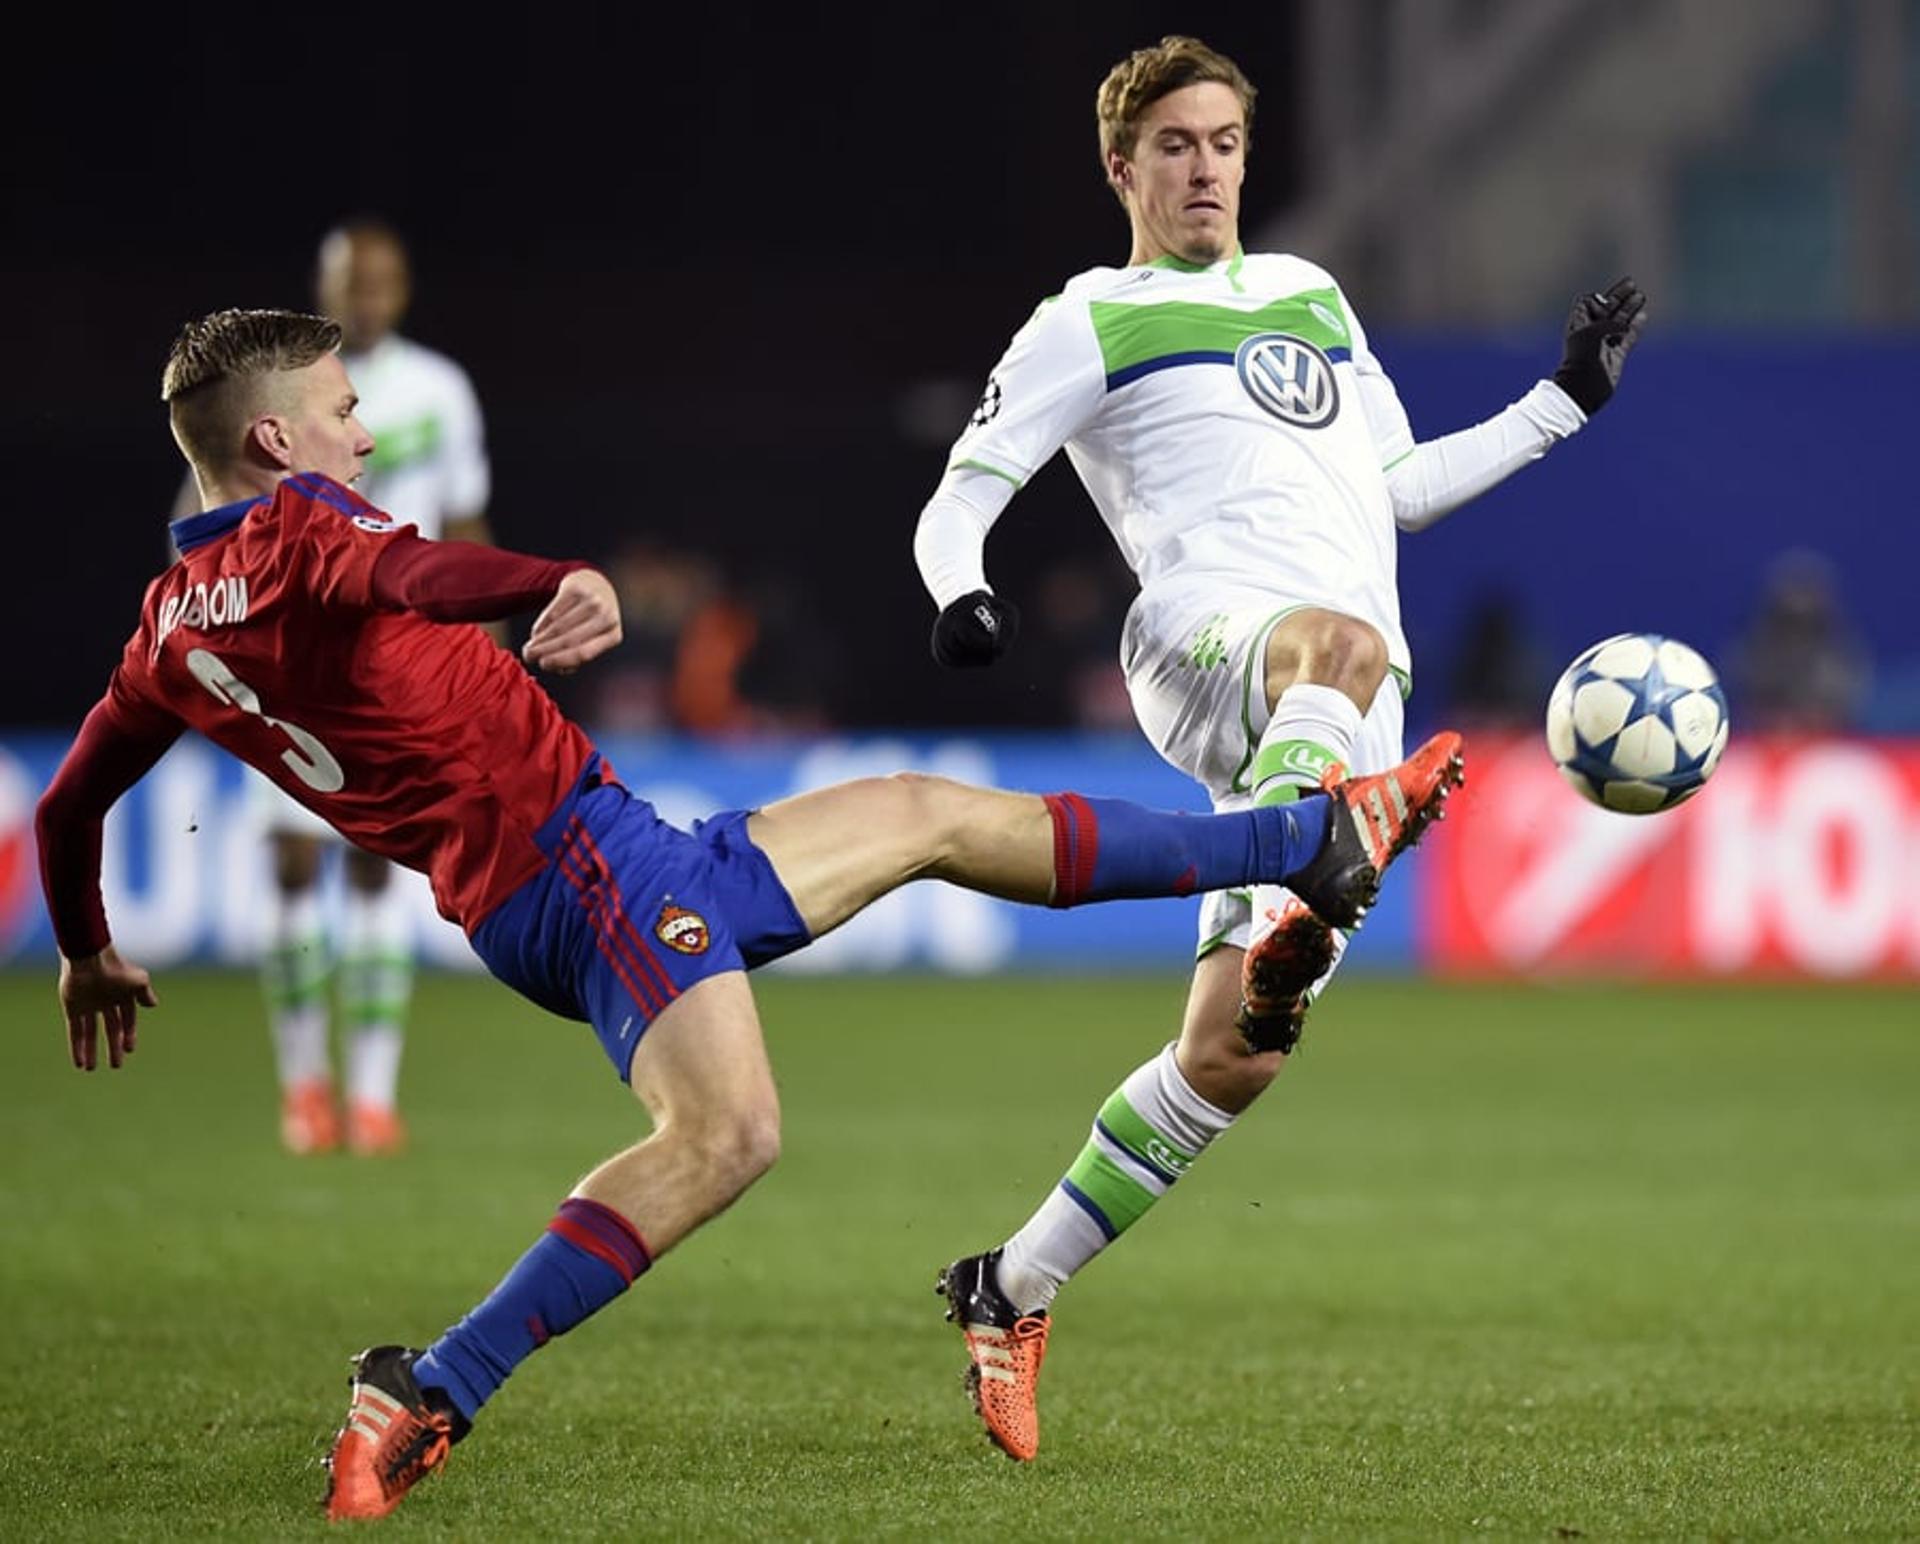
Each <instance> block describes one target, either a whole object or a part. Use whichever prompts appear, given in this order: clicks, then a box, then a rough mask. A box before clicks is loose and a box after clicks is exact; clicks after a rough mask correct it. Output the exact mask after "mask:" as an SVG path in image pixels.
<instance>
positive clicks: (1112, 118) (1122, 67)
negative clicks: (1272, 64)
mask: <svg viewBox="0 0 1920 1544" xmlns="http://www.w3.org/2000/svg"><path fill="white" fill-rule="evenodd" d="M1210 80H1211V81H1218V82H1219V83H1220V84H1221V85H1223V86H1231V87H1232V88H1233V94H1234V95H1235V96H1237V97H1239V98H1240V111H1241V112H1242V113H1243V114H1244V115H1245V117H1246V126H1247V132H1248V134H1249V136H1251V134H1252V132H1253V99H1254V97H1255V96H1256V95H1257V93H1256V92H1255V91H1254V89H1253V82H1252V81H1250V80H1248V79H1247V77H1246V73H1245V71H1243V70H1242V69H1241V68H1240V66H1239V65H1237V64H1235V63H1234V62H1233V61H1232V60H1231V59H1229V58H1228V57H1227V56H1226V55H1225V54H1222V53H1216V52H1215V51H1214V50H1213V49H1211V48H1209V47H1207V45H1206V44H1205V43H1202V42H1201V41H1200V40H1199V39H1198V38H1190V37H1182V36H1180V35H1178V34H1175V35H1173V36H1170V37H1164V38H1162V39H1161V40H1160V41H1159V42H1158V43H1156V44H1154V45H1153V47H1151V48H1136V49H1135V50H1134V51H1133V52H1132V53H1131V54H1129V55H1127V57H1126V58H1124V59H1122V60H1121V61H1120V62H1119V63H1118V64H1116V65H1115V66H1114V67H1113V68H1112V69H1111V70H1109V71H1107V78H1106V79H1105V80H1103V81H1101V82H1100V94H1099V95H1098V96H1097V97H1096V98H1095V99H1094V115H1095V116H1096V117H1097V118H1098V119H1099V122H1100V164H1101V166H1102V167H1105V166H1106V164H1107V158H1108V157H1109V156H1110V155H1112V154H1113V153H1114V152H1115V151H1116V150H1117V151H1119V152H1120V154H1121V155H1123V156H1127V157H1129V158H1131V156H1132V155H1133V146H1134V141H1135V140H1136V139H1137V138H1138V137H1139V133H1140V120H1141V118H1142V117H1143V116H1144V115H1145V114H1146V111H1147V109H1148V108H1149V107H1151V106H1152V105H1153V104H1154V103H1155V102H1157V101H1159V100H1160V98H1162V97H1163V96H1166V95H1167V94H1168V93H1169V92H1174V91H1178V90H1180V89H1181V88H1182V87H1183V86H1197V85H1199V84H1201V83H1202V82H1203V81H1210Z"/></svg>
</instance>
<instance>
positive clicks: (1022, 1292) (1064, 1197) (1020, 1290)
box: [997, 1045, 1234, 1313]
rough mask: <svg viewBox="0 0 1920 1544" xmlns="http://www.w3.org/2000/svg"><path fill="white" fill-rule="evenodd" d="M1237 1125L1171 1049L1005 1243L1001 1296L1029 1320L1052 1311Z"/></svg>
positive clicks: (1107, 1109) (1106, 1117)
mask: <svg viewBox="0 0 1920 1544" xmlns="http://www.w3.org/2000/svg"><path fill="white" fill-rule="evenodd" d="M1233 1121H1234V1117H1233V1116H1231V1115H1229V1114H1228V1113H1227V1112H1226V1111H1225V1110H1221V1109H1217V1108H1215V1107H1214V1106H1213V1105H1211V1104H1209V1103H1207V1101H1206V1100H1204V1099H1202V1098H1201V1097H1200V1096H1199V1095H1198V1094H1196V1093H1195V1092H1194V1091H1193V1085H1192V1084H1191V1083H1189V1082H1188V1081H1187V1080H1186V1076H1185V1075H1184V1074H1183V1073H1182V1072H1181V1071H1180V1067H1179V1064H1178V1063H1177V1062H1176V1061H1175V1060H1174V1054H1173V1047H1172V1046H1171V1045H1169V1046H1168V1047H1167V1048H1166V1049H1165V1050H1164V1051H1162V1052H1161V1053H1160V1054H1159V1055H1158V1056H1156V1057H1154V1059H1153V1060H1152V1061H1150V1062H1148V1063H1146V1064H1145V1065H1144V1066H1141V1067H1136V1068H1135V1069H1134V1070H1133V1073H1132V1074H1131V1075H1130V1076H1129V1077H1128V1078H1127V1080H1126V1082H1124V1083H1122V1084H1121V1085H1120V1086H1119V1088H1117V1089H1116V1090H1114V1092H1113V1094H1112V1095H1111V1097H1109V1098H1108V1100H1107V1102H1106V1103H1105V1104H1103V1105H1102V1106H1101V1107H1100V1114H1099V1115H1098V1116H1097V1117H1096V1118H1095V1120H1094V1123H1093V1136H1092V1138H1091V1139H1090V1140H1089V1141H1088V1142H1087V1145H1086V1146H1085V1147H1084V1148H1082V1149H1081V1151H1080V1156H1079V1157H1078V1158H1076V1159H1074V1161H1073V1167H1072V1168H1070V1169H1068V1170H1067V1172H1066V1174H1065V1176H1064V1177H1063V1178H1062V1179H1061V1181H1060V1183H1059V1184H1058V1185H1056V1186H1055V1187H1054V1188H1053V1190H1052V1191H1051V1192H1050V1193H1049V1194H1048V1196H1047V1199H1046V1200H1045V1201H1043V1202H1042V1203H1041V1204H1040V1209H1039V1210H1038V1211H1037V1212H1035V1213H1034V1214H1033V1216H1032V1217H1030V1218H1029V1219H1028V1220H1027V1223H1026V1226H1025V1227H1023V1228H1021V1230H1020V1231H1019V1232H1018V1233H1016V1234H1014V1235H1013V1237H1012V1238H1010V1239H1008V1240H1007V1242H1006V1244H1005V1246H1004V1248H1003V1249H1002V1252H1001V1255H1000V1264H999V1267H998V1272H997V1274H998V1276H999V1279H1000V1290H1001V1291H1002V1292H1004V1293H1006V1295H1007V1297H1008V1299H1009V1300H1010V1301H1011V1302H1012V1303H1013V1306H1014V1307H1015V1308H1016V1309H1017V1310H1019V1311H1020V1312H1021V1313H1037V1312H1038V1311H1039V1310H1041V1309H1043V1308H1045V1307H1046V1306H1047V1305H1048V1304H1049V1303H1051V1302H1052V1301H1053V1295H1054V1293H1056V1292H1058V1291H1059V1290H1060V1287H1061V1284H1062V1283H1063V1282H1065V1281H1066V1279H1067V1278H1068V1277H1069V1276H1071V1275H1073V1274H1074V1272H1076V1271H1078V1270H1079V1269H1080V1268H1081V1267H1082V1266H1083V1265H1085V1264H1086V1263H1087V1262H1088V1261H1089V1260H1091V1259H1092V1258H1093V1257H1094V1256H1095V1255H1097V1254H1098V1253H1100V1251H1101V1250H1103V1249H1105V1248H1106V1247H1107V1245H1109V1244H1110V1243H1112V1242H1113V1241H1114V1240H1115V1239H1116V1238H1118V1237H1119V1236H1120V1235H1121V1234H1122V1233H1124V1232H1126V1230H1127V1229H1128V1228H1130V1227H1132V1226H1133V1224H1134V1223H1136V1222H1138V1221H1139V1220H1140V1218H1141V1217H1142V1216H1143V1215H1144V1214H1145V1213H1146V1210H1147V1208H1148V1207H1150V1206H1152V1205H1153V1203H1154V1202H1155V1201H1157V1200H1159V1199H1160V1197H1162V1196H1163V1195H1165V1194H1166V1193H1167V1188H1168V1187H1169V1186H1170V1185H1172V1184H1173V1182H1174V1181H1175V1180H1177V1179H1178V1178H1179V1177H1180V1176H1181V1175H1182V1174H1184V1173H1186V1172H1187V1169H1188V1168H1189V1167H1190V1166H1191V1165H1192V1163H1193V1161H1194V1159H1196V1158H1198V1157H1199V1156H1200V1154H1201V1153H1202V1152H1204V1151H1205V1150H1206V1147H1207V1144H1208V1143H1210V1142H1211V1141H1212V1140H1213V1139H1214V1138H1215V1137H1217V1136H1219V1135H1220V1133H1221V1132H1223V1131H1225V1130H1226V1129H1227V1127H1229V1126H1231V1125H1232V1124H1233Z"/></svg>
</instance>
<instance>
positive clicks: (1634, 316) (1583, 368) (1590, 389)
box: [1553, 278, 1647, 418]
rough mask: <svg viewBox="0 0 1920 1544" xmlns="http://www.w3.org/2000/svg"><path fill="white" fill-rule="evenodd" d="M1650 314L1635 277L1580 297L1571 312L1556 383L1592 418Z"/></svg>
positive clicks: (1604, 402) (1610, 390)
mask: <svg viewBox="0 0 1920 1544" xmlns="http://www.w3.org/2000/svg"><path fill="white" fill-rule="evenodd" d="M1646 320H1647V297H1646V295H1645V294H1643V293H1642V292H1641V289H1640V286H1639V285H1637V284H1635V283H1634V282H1633V280H1632V279H1630V278H1628V279H1616V280H1615V281H1614V283H1613V284H1612V285H1611V286H1610V287H1609V288H1607V289H1605V290H1602V291H1599V292H1596V293H1591V294H1585V295H1581V296H1579V297H1577V298H1576V299H1575V300H1574V302H1573V309H1572V310H1571V311H1569V312H1568V313H1567V336H1566V343H1565V349H1564V352H1563V353H1562V355H1561V358H1560V368H1559V369H1558V370H1555V371H1554V372H1553V379H1554V383H1555V384H1556V385H1557V386H1559V388H1560V389H1561V390H1562V391H1564V392H1565V393H1566V394H1567V395H1568V396H1569V397H1571V398H1573V400H1574V401H1575V402H1577V403H1579V404H1580V411H1581V412H1583V413H1585V414H1586V415H1587V416H1588V417H1589V418H1591V417H1592V416H1593V415H1594V414H1595V413H1597V412H1599V411H1600V409H1601V408H1603V407H1605V406H1606V405H1607V399H1608V398H1609V397H1611V396H1612V395H1613V389H1614V387H1616V386H1618V385H1619V384H1620V371H1621V369H1622V368H1623V367H1624V366H1625V364H1626V362H1627V353H1628V351H1629V350H1630V349H1631V348H1632V347H1633V345H1634V340H1635V339H1637V338H1638V337H1639V336H1640V329H1641V327H1642V326H1643V325H1644V324H1645V323H1646Z"/></svg>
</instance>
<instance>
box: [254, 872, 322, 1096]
mask: <svg viewBox="0 0 1920 1544" xmlns="http://www.w3.org/2000/svg"><path fill="white" fill-rule="evenodd" d="M267 907H268V913H267V946H266V950H265V952H264V953H263V954H262V955H261V958H260V984H261V988H262V990H263V991H264V992H265V993H266V998H267V1018H268V1022H269V1023H270V1024H271V1025H272V1027H273V1053H274V1062H275V1064H276V1066H277V1067H278V1069H279V1073H280V1086H281V1087H282V1088H295V1087H297V1086H299V1085H300V1084H302V1083H314V1082H321V1081H331V1080H332V1078H333V1064H332V1058H331V1057H330V1056H329V1055H328V1054H327V973H328V963H327V941H326V935H325V933H324V932H323V930H322V928H321V926H320V900H319V897H318V895H316V894H315V893H314V892H313V891H311V890H304V891H301V892H299V893H297V894H293V895H288V894H286V893H284V892H283V891H281V890H280V889H278V888H277V887H275V888H273V889H272V890H270V892H269V900H268V902H267Z"/></svg>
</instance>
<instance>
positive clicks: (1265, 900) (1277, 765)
mask: <svg viewBox="0 0 1920 1544" xmlns="http://www.w3.org/2000/svg"><path fill="white" fill-rule="evenodd" d="M1360 719H1361V713H1360V709H1359V708H1357V707H1356V706H1354V702H1353V699H1352V698H1351V697H1349V696H1348V695H1347V694H1346V693H1345V692H1343V691H1341V690H1340V689H1339V688H1338V687H1333V686H1315V685H1312V684H1310V683H1306V682H1300V683H1297V684H1295V685H1293V686H1289V687H1288V688H1287V689H1286V690H1285V691H1283V692H1282V693H1281V694H1280V700H1279V701H1278V702H1276V703H1274V705H1273V717H1272V718H1271V719H1270V720H1268V722H1267V727H1266V731H1265V732H1264V733H1263V734H1262V735H1261V736H1260V745H1259V748H1258V749H1257V750H1256V751H1255V752H1254V753H1253V767H1252V769H1251V772H1250V773H1249V776H1248V784H1249V786H1250V787H1251V789H1252V791H1253V802H1254V803H1255V804H1256V805H1260V804H1290V803H1292V802H1293V801H1294V800H1295V799H1297V798H1299V797H1300V795H1301V794H1302V793H1304V792H1306V791H1307V790H1308V789H1310V788H1318V787H1319V786H1320V776H1321V774H1322V773H1323V772H1325V771H1326V770H1327V768H1328V767H1330V766H1332V765H1333V764H1334V763H1335V762H1338V763H1339V764H1340V765H1341V766H1343V767H1348V768H1351V767H1352V765H1353V742H1354V739H1355V737H1356V736H1358V735H1359V733H1360ZM1285 897H1286V891H1285V890H1284V889H1283V888H1282V887H1281V886H1279V885H1255V886H1254V887H1253V932H1254V936H1255V937H1258V936H1259V935H1260V934H1261V933H1263V932H1265V931H1266V928H1267V925H1268V921H1269V918H1270V917H1272V916H1274V915H1276V914H1277V913H1278V912H1279V910H1280V907H1281V905H1282V904H1283V903H1284V900H1285Z"/></svg>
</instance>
